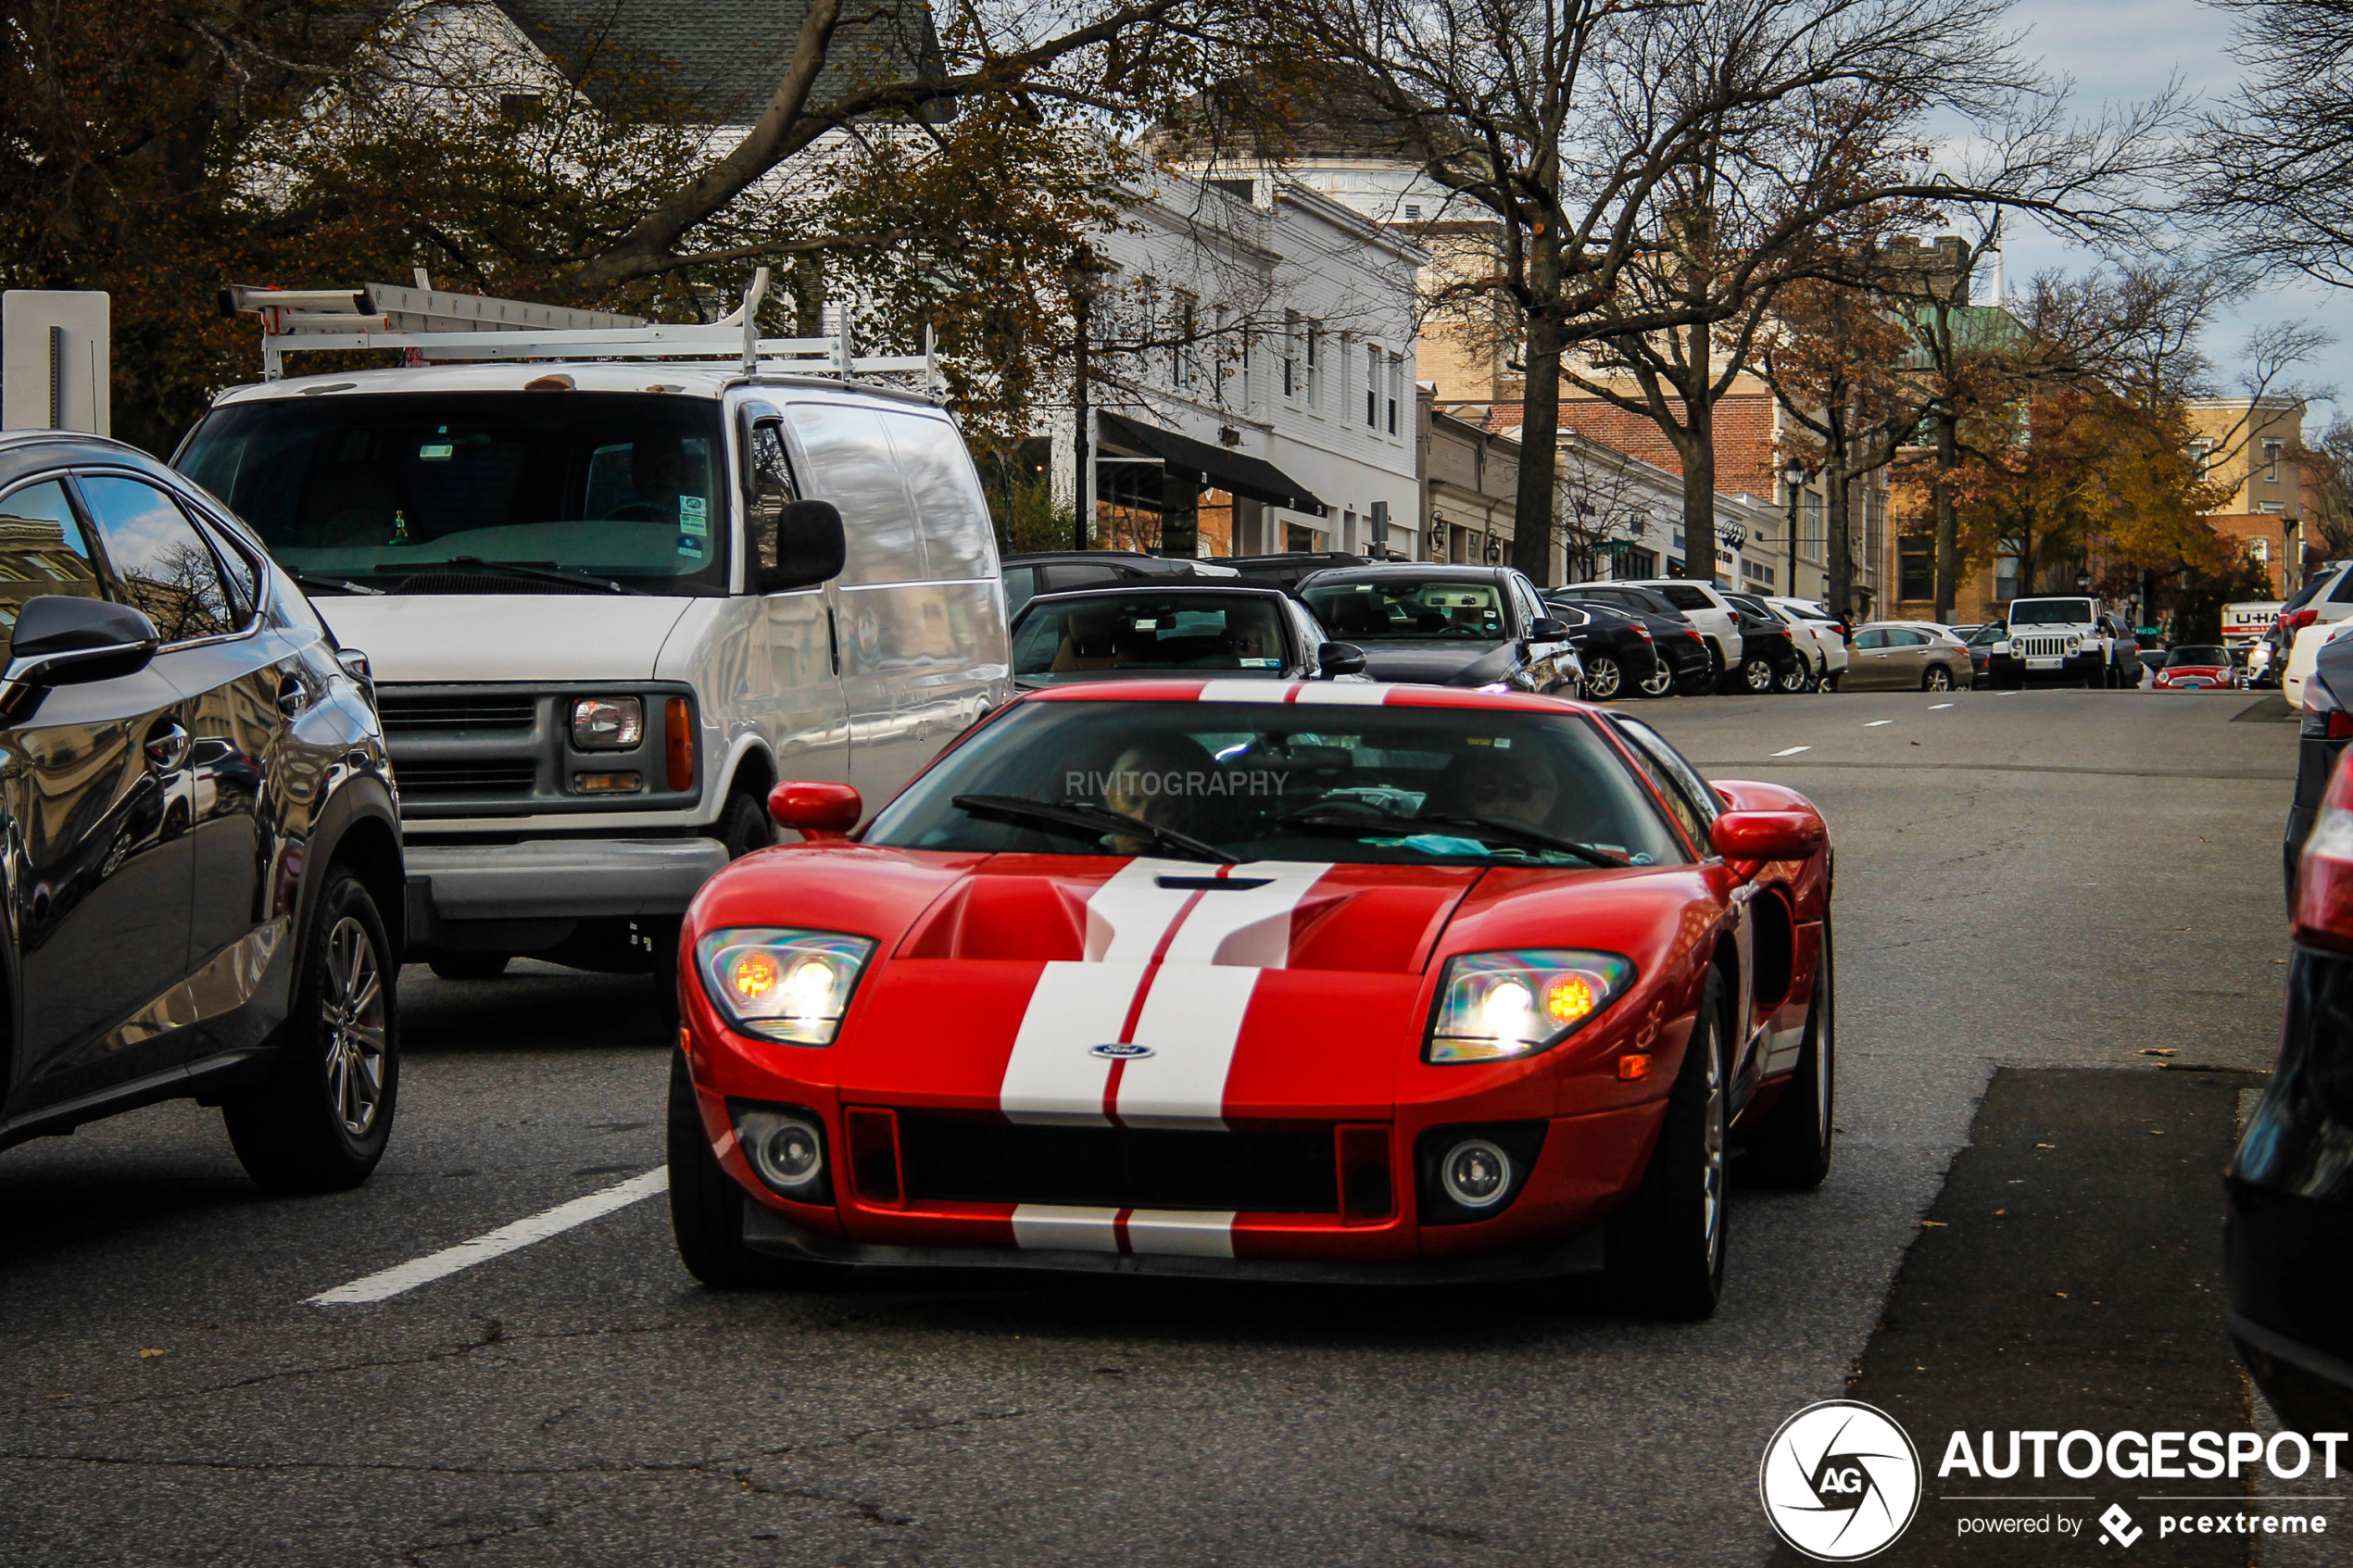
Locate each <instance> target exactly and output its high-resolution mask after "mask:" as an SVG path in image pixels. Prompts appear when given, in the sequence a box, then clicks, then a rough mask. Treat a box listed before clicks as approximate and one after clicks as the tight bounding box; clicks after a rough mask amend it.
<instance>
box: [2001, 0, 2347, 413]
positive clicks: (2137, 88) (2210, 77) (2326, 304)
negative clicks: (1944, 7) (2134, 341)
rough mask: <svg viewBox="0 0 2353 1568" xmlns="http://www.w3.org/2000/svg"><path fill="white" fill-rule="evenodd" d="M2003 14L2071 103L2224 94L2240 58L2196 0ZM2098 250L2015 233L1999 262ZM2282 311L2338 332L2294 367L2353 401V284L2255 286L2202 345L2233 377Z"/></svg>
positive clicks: (2013, 279) (2066, 259)
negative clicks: (2071, 84)
mask: <svg viewBox="0 0 2353 1568" xmlns="http://www.w3.org/2000/svg"><path fill="white" fill-rule="evenodd" d="M2008 19H2009V21H2010V24H2011V25H2012V27H2013V28H2016V29H2021V30H2025V31H2027V38H2026V42H2025V44H2024V47H2023V50H2022V53H2023V54H2024V55H2025V56H2027V57H2028V58H2030V59H2033V58H2039V59H2040V60H2041V61H2042V62H2043V69H2045V71H2047V72H2049V73H2050V74H2052V75H2054V76H2071V77H2073V78H2074V79H2075V82H2076V94H2077V102H2078V104H2079V106H2080V107H2081V108H2082V110H2084V111H2085V112H2087V113H2088V112H2093V111H2095V110H2096V109H2097V107H2099V106H2100V105H2102V104H2104V103H2105V104H2115V105H2119V106H2121V105H2125V104H2130V103H2133V102H2136V101H2139V100H2143V99H2146V98H2150V97H2154V96H2155V95H2156V94H2158V93H2160V92H2162V91H2164V89H2165V86H2166V84H2167V83H2168V82H2171V81H2172V80H2174V79H2175V78H2176V77H2178V78H2180V80H2181V81H2182V82H2183V84H2184V85H2185V86H2187V87H2188V88H2189V89H2190V90H2191V91H2192V92H2194V93H2196V94H2199V96H2200V97H2201V98H2204V99H2215V98H2220V97H2221V96H2223V95H2225V94H2228V93H2229V92H2230V90H2231V89H2232V88H2233V86H2234V85H2235V84H2236V83H2237V81H2238V77H2239V69H2238V66H2237V64H2236V62H2234V61H2233V59H2232V58H2231V56H2230V55H2229V53H2228V52H2227V51H2228V46H2229V44H2230V37H2231V20H2230V19H2229V18H2228V17H2226V16H2225V15H2223V14H2222V13H2221V12H2219V11H2216V10H2213V9H2210V8H2208V6H2204V5H2201V4H2199V3H2198V0H2018V3H2017V4H2016V5H2014V6H2012V7H2011V9H2010V11H2009V14H2008ZM2183 238H2184V240H2191V239H2194V236H2192V235H2187V234H2185V235H2184V236H2183ZM2095 259H2096V258H2095V257H2091V256H2089V255H2087V254H2085V253H2084V252H2082V251H2081V250H2078V249H2075V248H2073V247H2071V246H2069V245H2065V244H2063V243H2061V242H2059V241H2057V240H2056V239H2053V238H2052V237H2050V236H2048V235H2046V234H2021V235H2020V236H2018V238H2017V239H2016V240H2015V241H2013V242H2012V243H2011V244H2010V245H2008V246H2007V252H2006V255H2005V257H2004V270H2005V271H2006V273H2007V279H2008V282H2009V284H2010V286H2011V287H2013V288H2015V287H2017V286H2018V285H2019V284H2020V282H2023V281H2024V280H2025V279H2027V278H2029V277H2031V276H2032V275H2033V274H2034V273H2036V272H2038V271H2041V270H2044V269H2045V268H2050V267H2065V268H2069V269H2077V268H2082V267H2087V266H2089V265H2091V264H2092V263H2093V262H2094V261H2095ZM2288 319H2302V320H2308V321H2311V322H2313V323H2315V324H2317V325H2320V326H2322V327H2324V328H2326V329H2327V330H2329V331H2331V332H2334V333H2335V334H2336V336H2337V338H2338V342H2337V343H2336V344H2335V345H2334V346H2333V347H2331V348H2328V349H2325V350H2323V351H2322V355H2321V356H2320V358H2318V359H2317V360H2316V361H2315V362H2314V363H2313V364H2311V365H2309V366H2307V367H2304V368H2302V369H2301V370H2298V371H2296V372H2295V374H2296V375H2297V376H2299V377H2300V378H2301V379H2303V380H2306V381H2308V382H2311V383H2319V384H2321V385H2322V386H2327V387H2333V388H2336V389H2338V390H2339V391H2340V392H2341V393H2342V394H2343V402H2344V403H2345V406H2346V407H2347V408H2348V409H2349V410H2353V291H2348V290H2342V289H2331V288H2325V287H2322V286H2321V285H2318V284H2311V283H2306V284H2303V285H2301V286H2296V287H2290V286H2285V285H2283V286H2280V287H2276V288H2273V289H2271V290H2268V291H2265V292H2263V293H2261V294H2259V295H2251V296H2250V297H2249V298H2248V299H2247V301H2246V304H2245V305H2244V306H2243V307H2241V308H2240V309H2238V310H2237V311H2235V312H2233V314H2232V315H2230V316H2228V317H2226V318H2224V319H2223V320H2221V321H2219V322H2218V323H2217V324H2216V327H2215V329H2214V330H2213V332H2211V333H2209V334H2208V339H2207V342H2206V345H2205V346H2206V352H2207V354H2208V357H2209V358H2212V359H2213V361H2214V363H2215V365H2216V367H2217V369H2218V370H2221V372H2222V376H2223V379H2224V381H2225V382H2226V383H2227V382H2229V381H2232V380H2234V379H2235V376H2234V372H2235V371H2236V370H2237V369H2238V367H2239V365H2240V363H2241V362H2242V361H2241V358H2240V354H2239V348H2240V345H2241V343H2242V341H2243V340H2244V339H2245V337H2246V332H2247V331H2248V330H2249V329H2250V328H2252V327H2256V326H2259V325H2262V324H2263V323H2265V322H2268V321H2277V320H2288ZM2333 412H2334V409H2333V408H2330V407H2327V406H2323V405H2320V404H2315V405H2314V407H2313V408H2311V409H2310V410H2309V412H2308V413H2307V414H2306V415H2305V434H2306V437H2307V438H2308V439H2310V438H2312V437H2314V436H2317V435H2318V434H2319V432H2320V428H2321V427H2322V425H2324V424H2325V423H2327V421H2328V420H2329V418H2330V416H2331V415H2332V413H2333Z"/></svg>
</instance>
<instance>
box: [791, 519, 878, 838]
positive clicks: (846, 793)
mask: <svg viewBox="0 0 2353 1568" xmlns="http://www.w3.org/2000/svg"><path fill="white" fill-rule="evenodd" d="M827 509H828V510H831V508H827ZM865 810H866V803H865V802H864V801H862V800H861V799H859V798H858V792H857V791H856V790H854V789H852V788H850V787H849V785H848V784H820V783H818V782H817V781H815V780H813V779H786V781H785V782H784V783H783V784H778V785H777V786H776V787H775V788H774V789H772V790H770V791H769V792H768V814H769V815H770V816H771V817H774V819H775V820H776V825H777V826H779V827H787V828H790V829H792V830H793V832H795V833H797V834H800V836H801V837H802V838H804V839H807V840H808V841H809V842H810V843H812V844H824V843H829V842H838V841H840V840H842V839H846V838H847V837H849V830H850V829H851V828H854V827H856V826H857V825H858V819H859V818H860V817H861V816H863V815H864V814H865Z"/></svg>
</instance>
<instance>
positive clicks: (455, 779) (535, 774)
mask: <svg viewBox="0 0 2353 1568" xmlns="http://www.w3.org/2000/svg"><path fill="white" fill-rule="evenodd" d="M393 777H394V778H396V779H397V780H398V781H399V783H400V793H401V794H403V795H409V796H418V795H529V794H530V793H531V786H532V785H533V784H535V783H537V782H538V778H539V765H538V764H537V763H536V762H534V761H533V760H531V759H529V758H523V759H520V760H516V761H483V762H402V761H400V760H398V759H395V760H394V762H393Z"/></svg>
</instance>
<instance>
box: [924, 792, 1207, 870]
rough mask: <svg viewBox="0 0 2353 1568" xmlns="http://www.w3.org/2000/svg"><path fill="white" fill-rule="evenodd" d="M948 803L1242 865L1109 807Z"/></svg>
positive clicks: (1018, 799) (1005, 799)
mask: <svg viewBox="0 0 2353 1568" xmlns="http://www.w3.org/2000/svg"><path fill="white" fill-rule="evenodd" d="M950 803H951V804H952V805H953V806H954V807H955V808H956V809H957V810H959V811H963V812H966V813H968V814H970V815H972V816H975V817H1006V818H1010V819H1012V820H1013V821H1015V822H1039V823H1043V824H1044V825H1045V826H1047V827H1059V828H1069V829H1072V830H1073V831H1075V832H1079V833H1088V834H1094V835H1095V836H1097V837H1099V838H1100V837H1101V836H1103V835H1105V834H1118V835H1119V836H1121V837H1123V838H1148V839H1151V841H1152V842H1153V843H1155V844H1158V845H1160V846H1162V847H1164V848H1168V849H1174V850H1176V851H1177V852H1178V853H1180V854H1183V855H1185V856H1188V857H1189V858H1190V859H1196V860H1214V861H1216V862H1217V863H1218V864H1219V865H1221V866H1239V865H1240V864H1241V863H1242V858H1241V857H1240V856H1239V855H1229V854H1227V852H1226V851H1225V850H1223V849H1220V848H1218V847H1217V846H1215V845H1214V844H1204V843H1202V841H1201V840H1200V839H1198V838H1195V837H1193V836H1192V835H1191V834H1182V833H1178V832H1177V831H1176V829H1175V828H1164V827H1162V826H1160V825H1159V824H1158V823H1156V822H1139V821H1138V820H1137V819H1136V818H1134V817H1128V816H1123V815H1121V814H1120V813H1119V812H1117V811H1114V810H1112V809H1110V808H1108V807H1103V806H1082V805H1077V804H1074V803H1067V802H1063V801H1059V800H1032V799H1030V798H1029V797H1027V796H1024V795H959V796H957V797H954V798H953V800H952V801H951V802H950Z"/></svg>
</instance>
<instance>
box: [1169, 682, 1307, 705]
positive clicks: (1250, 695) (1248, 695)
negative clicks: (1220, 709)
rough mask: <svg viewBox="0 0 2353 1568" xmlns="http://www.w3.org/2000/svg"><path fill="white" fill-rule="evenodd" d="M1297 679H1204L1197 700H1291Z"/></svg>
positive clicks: (1296, 685) (1297, 683)
mask: <svg viewBox="0 0 2353 1568" xmlns="http://www.w3.org/2000/svg"><path fill="white" fill-rule="evenodd" d="M1300 684H1301V683H1299V682H1297V681H1203V682H1202V684H1201V696H1198V697H1196V698H1195V699H1194V700H1195V701H1197V702H1289V701H1290V694H1291V692H1292V691H1293V690H1294V689H1295V688H1297V687H1298V686H1299V685H1300Z"/></svg>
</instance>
